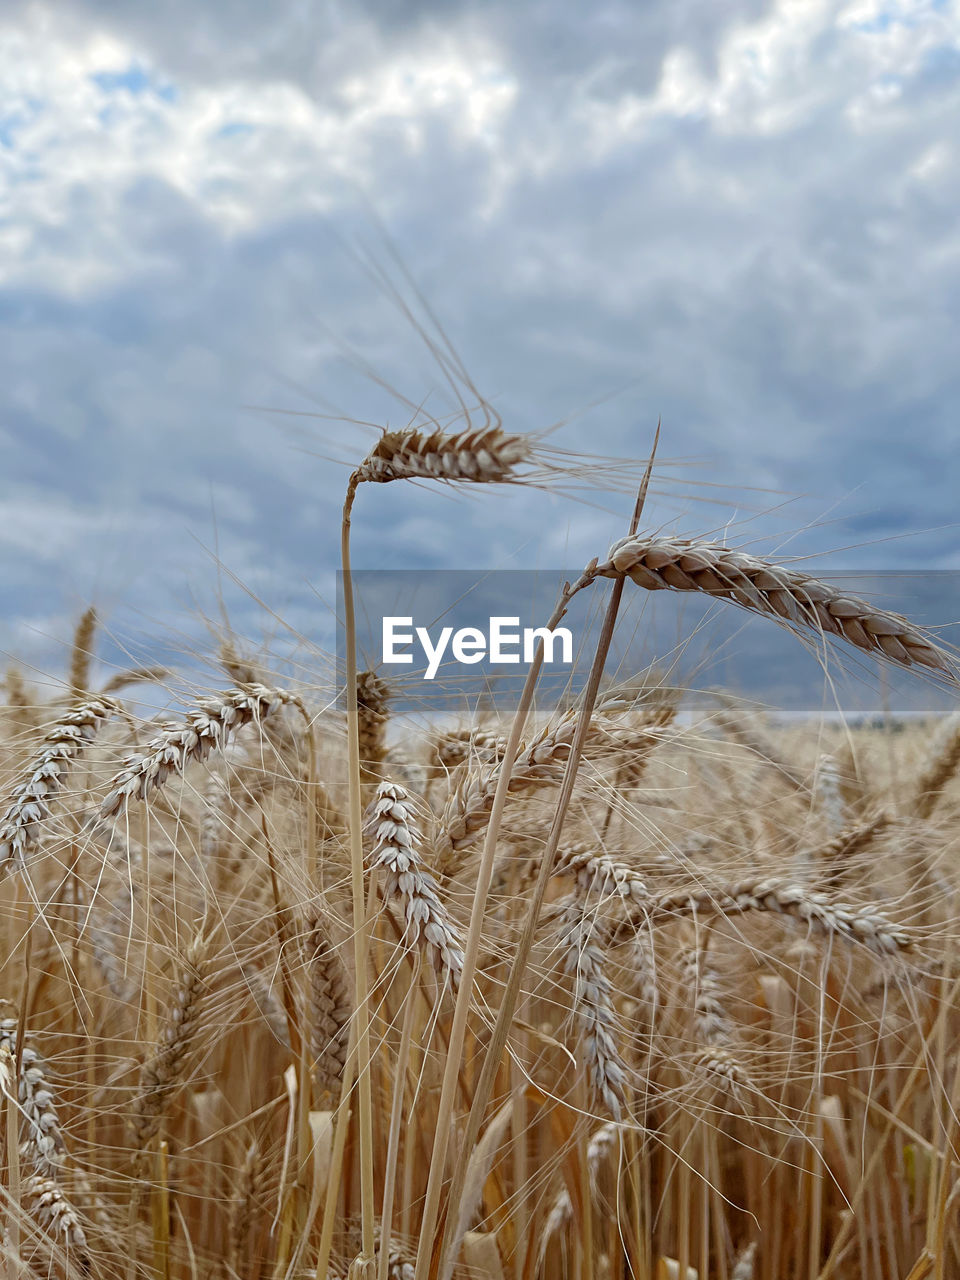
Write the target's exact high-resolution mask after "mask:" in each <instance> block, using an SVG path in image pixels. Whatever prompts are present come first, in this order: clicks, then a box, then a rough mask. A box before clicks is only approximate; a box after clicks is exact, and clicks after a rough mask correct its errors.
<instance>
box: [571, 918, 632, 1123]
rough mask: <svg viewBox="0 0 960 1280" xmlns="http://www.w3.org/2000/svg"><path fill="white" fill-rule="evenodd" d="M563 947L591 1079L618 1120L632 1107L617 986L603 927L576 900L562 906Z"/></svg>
mask: <svg viewBox="0 0 960 1280" xmlns="http://www.w3.org/2000/svg"><path fill="white" fill-rule="evenodd" d="M556 917H557V930H558V932H557V945H558V947H559V949H560V954H561V957H562V959H561V963H562V967H563V972H564V973H566V974H567V975H569V976H570V977H572V978H573V1005H572V1008H571V1013H572V1016H573V1019H574V1022H575V1023H576V1025H577V1027H578V1028H579V1030H580V1031H581V1033H582V1035H583V1048H584V1056H585V1058H586V1063H587V1079H588V1081H589V1084H590V1086H591V1088H592V1090H593V1092H594V1094H595V1095H596V1096H597V1097H598V1098H600V1099H601V1100H602V1101H603V1103H604V1105H605V1106H606V1108H607V1110H608V1111H609V1112H610V1114H611V1115H612V1116H613V1118H614V1119H615V1120H619V1119H620V1116H621V1114H622V1113H623V1108H624V1107H625V1106H626V1095H625V1092H624V1085H625V1083H626V1078H627V1071H626V1067H625V1066H624V1063H623V1059H622V1057H621V1056H620V1049H619V1046H618V1045H617V1040H616V1035H615V1032H616V1012H615V1010H614V1006H613V987H612V985H611V982H610V979H609V978H608V977H607V974H606V970H605V966H604V960H605V956H604V952H603V949H602V947H601V939H602V935H603V928H602V926H601V925H600V923H599V922H598V920H597V917H596V914H595V911H594V910H593V909H587V908H586V905H585V904H584V903H583V902H582V901H581V900H579V899H577V898H575V897H570V898H566V899H564V900H562V901H561V902H559V903H558V904H557V908H556Z"/></svg>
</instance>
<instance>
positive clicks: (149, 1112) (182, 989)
mask: <svg viewBox="0 0 960 1280" xmlns="http://www.w3.org/2000/svg"><path fill="white" fill-rule="evenodd" d="M206 945H207V944H206V940H205V939H204V938H203V937H202V936H198V937H196V938H194V940H193V942H191V944H190V946H189V947H188V948H187V951H186V953H185V955H184V957H183V960H182V962H181V965H180V974H179V978H178V981H177V984H176V989H175V993H174V998H173V1003H172V1005H171V1007H170V1010H169V1013H168V1014H167V1018H166V1021H165V1023H164V1024H163V1027H162V1029H161V1033H160V1038H159V1041H158V1043H157V1046H156V1048H155V1049H154V1051H153V1053H152V1054H151V1056H150V1057H149V1058H148V1059H147V1061H146V1062H145V1063H144V1064H143V1067H142V1068H141V1071H140V1089H139V1091H138V1093H137V1095H136V1097H135V1098H134V1100H133V1108H132V1110H133V1131H134V1136H135V1138H136V1142H137V1146H138V1148H139V1150H138V1152H137V1153H136V1154H137V1156H138V1157H139V1156H141V1155H142V1154H143V1153H144V1151H145V1149H146V1147H147V1145H148V1144H149V1142H150V1140H151V1139H152V1138H153V1137H154V1136H155V1135H156V1133H157V1131H158V1130H159V1128H160V1123H161V1121H162V1119H163V1112H164V1110H165V1108H166V1106H167V1103H168V1101H169V1099H170V1098H171V1096H172V1095H173V1094H174V1093H175V1092H176V1090H177V1089H178V1088H179V1087H180V1085H181V1083H182V1082H183V1078H184V1074H185V1071H186V1067H187V1062H188V1058H189V1055H190V1053H191V1051H192V1049H193V1044H194V1040H195V1037H196V1031H197V1026H198V1022H199V1018H200V1012H201V1008H200V1005H201V996H202V994H203V986H204V982H203V970H204V967H205V965H204V954H205V951H206Z"/></svg>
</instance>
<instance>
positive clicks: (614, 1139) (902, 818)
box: [0, 422, 960, 1280]
mask: <svg viewBox="0 0 960 1280" xmlns="http://www.w3.org/2000/svg"><path fill="white" fill-rule="evenodd" d="M538 466H541V459H540V457H539V455H538V452H537V442H536V441H531V440H528V439H527V438H525V437H517V436H509V435H506V434H505V433H504V432H503V431H502V430H501V429H500V428H499V427H498V426H495V425H494V424H493V423H492V422H486V423H484V425H483V426H482V427H479V428H476V427H473V426H471V427H470V428H469V429H468V430H465V431H463V432H460V433H456V432H453V433H451V432H448V431H443V430H441V429H440V428H439V426H437V425H436V424H432V425H430V426H429V427H428V428H427V427H425V428H423V429H420V428H419V427H417V426H414V427H411V428H409V429H408V430H406V431H403V432H393V433H385V434H384V435H383V436H382V438H381V439H380V441H379V442H378V443H377V445H376V446H375V447H374V449H373V450H372V451H371V452H370V454H369V455H368V456H367V458H365V459H358V465H357V469H356V471H355V472H354V474H353V476H352V478H351V480H350V483H349V485H348V487H347V499H346V504H345V509H344V522H343V528H342V531H341V546H342V560H343V567H344V570H345V572H346V578H345V581H346V583H347V588H348V591H347V599H348V602H349V600H350V599H351V598H352V597H351V595H350V592H349V583H350V578H349V568H350V559H349V532H350V527H351V521H352V520H353V519H361V518H362V511H361V510H360V508H359V507H358V508H357V512H359V514H358V513H357V512H355V511H354V499H355V498H356V497H357V496H358V495H359V494H361V493H363V492H365V489H364V486H369V485H377V484H383V483H401V484H402V483H403V482H405V481H407V480H414V481H417V482H420V483H433V482H439V483H443V484H446V485H448V486H450V487H451V488H452V489H453V490H454V492H456V490H457V489H458V487H460V486H463V487H467V486H473V485H478V484H483V485H491V486H494V485H497V486H499V485H503V484H523V483H525V482H527V481H528V479H530V478H531V477H533V478H534V479H536V478H537V477H538V476H539V475H540V473H539V472H538V471H537V467H538ZM648 476H649V472H648ZM644 492H645V489H642V491H641V498H640V499H639V500H638V503H637V509H636V512H635V516H634V521H633V524H632V527H631V528H630V529H629V530H628V531H624V530H623V529H615V528H612V529H611V530H610V536H611V541H613V543H614V545H613V548H612V550H611V551H610V552H609V553H608V552H606V551H604V550H603V549H602V548H598V555H597V558H596V559H595V560H593V561H592V562H591V563H590V564H589V565H588V566H586V568H585V570H584V573H583V575H582V577H581V578H580V579H579V580H577V581H576V582H574V583H572V584H567V586H566V588H565V589H564V590H563V591H561V594H560V596H559V600H560V603H559V604H558V606H557V616H558V617H562V616H563V611H564V609H565V608H566V606H567V605H568V604H569V601H570V599H571V598H572V596H573V595H574V594H576V593H579V592H582V591H590V592H594V593H596V594H597V598H598V600H601V601H602V602H603V608H604V609H605V615H604V617H605V621H604V628H603V631H602V633H601V636H600V639H599V641H598V646H597V652H596V654H595V655H590V656H591V659H592V665H590V671H589V675H588V677H587V679H586V683H585V685H584V688H583V691H582V693H580V694H579V695H578V697H577V698H576V700H574V702H573V705H572V706H558V707H557V708H555V709H554V710H553V711H552V712H551V711H548V710H545V709H544V708H543V707H542V706H540V705H539V704H537V705H536V709H535V710H534V692H535V688H536V679H537V664H536V663H535V664H534V666H533V667H532V668H531V672H530V675H529V676H528V679H527V683H526V685H525V687H524V690H523V692H522V694H521V696H520V698H519V701H518V704H517V706H516V710H515V714H512V715H507V714H502V715H499V716H494V715H492V714H490V713H484V714H483V715H481V714H479V713H478V714H477V715H476V716H475V717H473V718H465V719H464V721H463V722H462V723H461V724H458V725H450V724H443V725H441V724H437V725H434V726H426V727H422V728H421V729H420V730H418V731H417V732H412V731H410V730H408V729H405V730H404V731H403V732H391V728H392V726H391V697H390V695H391V688H390V684H389V682H388V681H387V680H386V679H385V678H384V676H383V673H382V672H377V671H374V670H367V671H359V672H358V671H357V662H356V646H355V644H354V643H352V640H353V632H352V630H351V627H352V619H351V617H350V616H349V614H348V617H347V623H346V625H347V636H348V646H347V651H346V654H345V670H344V672H343V673H342V678H341V681H340V683H339V685H338V686H337V687H328V686H326V685H324V684H323V683H322V682H321V681H320V679H319V677H318V679H317V681H316V682H311V681H310V680H309V679H308V678H304V679H303V680H302V681H300V682H298V683H297V686H296V687H293V686H292V685H291V684H290V683H289V682H287V683H284V682H282V681H280V680H279V679H278V678H277V677H276V676H274V675H273V674H272V673H271V670H270V663H269V660H268V659H266V658H261V657H258V656H255V655H253V654H252V653H250V652H249V651H248V650H246V649H245V647H244V645H243V642H242V641H241V640H238V639H237V638H236V637H229V638H228V637H225V638H224V643H223V645H222V648H221V650H220V653H219V662H220V665H221V669H222V673H223V680H222V684H221V687H220V688H219V689H218V690H207V691H199V692H198V694H197V697H196V698H195V700H194V701H192V702H190V703H185V704H184V705H182V706H179V707H178V708H175V709H174V710H173V711H170V712H168V713H165V718H163V719H153V718H149V717H147V718H143V717H138V716H136V715H135V714H134V713H133V711H132V709H131V708H132V707H133V706H134V705H136V704H135V703H134V701H133V699H132V693H133V692H135V691H136V690H137V689H138V688H139V687H140V686H141V685H142V684H143V682H157V683H160V684H162V683H163V681H164V680H165V679H166V673H164V672H162V671H159V670H142V671H131V672H118V673H117V674H116V675H115V676H114V677H113V678H112V679H111V680H110V681H109V682H108V683H107V684H105V685H103V686H102V687H96V688H91V683H93V681H92V676H91V672H92V671H93V670H94V669H95V663H94V658H95V656H96V653H97V644H98V627H97V619H96V616H95V614H94V612H93V610H89V611H88V612H87V613H86V614H85V615H84V617H83V618H82V619H81V620H80V622H79V625H78V627H77V631H76V635H75V641H74V650H73V660H72V662H71V664H70V669H69V672H68V675H67V677H66V679H65V680H64V681H63V682H62V688H61V690H60V691H58V692H56V693H54V694H53V695H51V694H50V692H49V690H48V691H46V692H44V693H42V694H41V693H40V692H39V691H38V690H37V689H36V688H33V687H32V686H31V684H30V682H29V681H28V680H27V679H26V678H25V676H24V675H23V674H22V672H21V671H20V669H19V668H17V667H11V669H10V670H9V671H8V673H7V676H6V679H5V685H4V689H5V696H4V705H3V708H2V723H0V751H2V756H0V765H2V774H3V778H2V782H3V793H4V795H5V797H6V800H5V803H4V806H3V810H2V818H0V871H2V874H3V882H2V885H0V895H2V897H0V902H2V911H0V930H2V936H3V955H4V958H5V962H4V969H3V982H2V986H0V996H2V998H3V1008H2V1010H0V1014H2V1022H0V1086H2V1095H3V1116H2V1120H0V1134H2V1141H3V1152H4V1155H3V1161H4V1172H3V1198H2V1204H0V1219H2V1230H3V1236H2V1257H3V1264H4V1268H5V1271H6V1273H7V1274H8V1275H9V1276H11V1277H14V1276H17V1277H19V1276H31V1275H52V1276H64V1277H66V1276H69V1275H74V1276H75V1275H78V1274H89V1275H91V1276H97V1277H105V1278H106V1277H110V1278H113V1277H118V1278H119V1277H130V1278H132V1277H151V1280H169V1278H171V1277H175V1278H176V1280H208V1278H211V1277H216V1278H220V1277H223V1278H224V1280H267V1278H268V1277H269V1278H270V1280H306V1278H307V1277H310V1278H312V1277H317V1280H325V1277H334V1276H337V1277H343V1276H346V1275H348V1274H349V1275H351V1276H357V1277H361V1276H362V1277H365V1278H367V1277H373V1276H376V1277H378V1280H388V1278H389V1280H448V1278H449V1277H452V1276H458V1277H460V1276H462V1277H466V1276H475V1277H478V1280H501V1278H503V1280H536V1278H537V1277H542V1278H543V1280H551V1278H553V1277H576V1280H621V1278H626V1277H632V1278H636V1280H652V1278H654V1277H656V1278H657V1280H665V1278H667V1277H681V1278H682V1280H692V1278H693V1277H699V1280H706V1278H707V1277H717V1278H718V1280H750V1278H754V1280H816V1278H818V1277H820V1278H822V1280H831V1278H832V1280H854V1278H856V1277H864V1278H866V1277H871V1278H873V1277H875V1278H877V1280H880V1278H883V1280H894V1278H899V1277H909V1280H921V1277H926V1276H932V1277H937V1278H938V1280H943V1278H944V1277H950V1276H958V1275H960V1223H958V1194H957V1193H958V1190H960V1148H958V1127H957V1102H958V1088H960V1075H958V1066H960V1056H958V1032H960V1004H958V994H960V970H958V968H957V965H956V961H955V954H954V952H955V945H954V944H955V939H956V922H957V918H958V910H957V890H958V887H960V864H958V849H957V843H956V835H955V833H956V831H957V819H958V816H960V783H958V782H957V779H956V776H955V775H956V772H957V767H958V764H960V721H958V720H957V719H955V718H952V717H950V718H946V719H944V720H943V722H942V723H937V724H934V723H933V722H932V721H923V722H916V723H913V724H910V725H908V726H907V727H906V728H904V729H903V730H902V731H900V732H894V729H895V728H897V727H898V726H894V725H888V726H879V727H877V726H870V727H856V726H849V727H848V726H846V725H844V724H842V723H840V722H836V723H834V722H828V723H821V722H817V723H815V724H814V723H813V722H811V723H809V724H801V725H796V726H792V727H784V726H783V725H782V724H780V723H778V722H777V721H775V720H772V719H765V718H764V717H763V716H761V715H759V714H757V713H756V712H755V711H748V710H746V709H744V708H743V707H742V706H739V705H738V704H737V703H736V702H735V701H734V700H733V699H718V700H717V701H716V702H715V705H714V706H713V707H712V708H711V709H708V710H706V711H704V710H703V709H702V708H701V709H700V710H699V711H698V712H697V714H694V715H691V714H690V713H689V711H688V710H685V706H686V704H685V694H686V691H685V690H684V689H682V688H679V687H675V686H673V685H671V684H670V683H669V682H668V681H666V680H665V679H659V678H654V677H652V676H651V675H650V673H647V675H646V677H645V678H642V679H641V678H636V679H626V680H620V681H618V682H616V683H611V681H610V680H609V677H608V676H607V675H606V672H605V666H604V660H605V657H606V647H608V646H609V642H610V638H611V636H612V634H613V631H614V629H615V626H616V617H617V609H618V606H619V603H620V600H621V597H622V596H623V594H624V593H625V592H628V591H630V592H637V591H650V590H667V591H695V592H700V593H705V594H707V595H711V596H714V597H716V598H717V600H718V601H720V602H723V601H726V602H727V603H728V604H729V607H731V608H734V607H740V608H742V609H747V610H749V611H751V612H752V613H754V614H755V615H762V616H765V617H767V618H768V619H769V623H770V626H774V625H782V626H787V627H789V628H790V629H792V630H794V631H796V632H798V633H799V635H800V636H803V635H813V636H815V637H816V638H817V639H818V640H823V639H824V637H826V638H827V640H828V641H829V643H830V645H831V646H833V647H834V648H836V649H837V651H838V652H839V650H840V649H842V648H843V647H844V646H847V647H848V648H849V649H850V651H851V652H853V653H855V654H857V655H858V656H859V658H860V659H861V660H863V661H870V662H877V663H884V662H887V663H893V664H896V665H900V666H909V667H913V668H919V669H921V670H922V671H924V672H927V673H929V675H930V678H932V679H935V680H938V681H940V682H941V683H942V684H943V685H945V686H946V687H954V688H955V686H956V684H957V670H958V669H957V666H956V663H955V660H954V658H953V656H952V655H951V654H950V653H949V652H947V651H945V650H944V649H943V648H941V647H940V646H939V645H938V644H937V642H936V641H935V640H934V639H933V638H932V637H931V636H930V635H928V634H927V633H925V632H924V631H923V630H922V629H920V628H919V627H916V626H914V625H913V624H912V623H910V622H909V621H907V620H906V619H903V618H900V617H898V616H897V615H895V614H891V613H889V612H885V611H883V610H880V609H878V608H876V607H875V606H873V605H871V604H869V603H867V602H865V601H861V600H856V599H852V598H850V597H849V596H847V595H845V594H844V593H843V592H841V591H840V590H839V589H838V588H835V587H833V586H831V585H830V584H829V583H825V582H821V581H819V580H817V579H816V578H814V577H811V576H810V575H809V574H806V573H801V572H799V571H797V570H796V569H794V568H792V567H791V566H789V565H782V564H775V563H770V562H768V561H765V560H762V559H760V558H757V557H755V556H752V555H748V554H746V553H745V552H737V551H732V550H730V549H728V548H726V547H723V546H718V545H717V544H715V543H712V542H710V541H696V540H690V539H687V538H682V537H680V536H679V535H677V536H662V535H658V536H656V537H654V536H648V535H646V534H644V533H643V532H642V515H643V512H642V508H643V494H644ZM415 501H416V490H415V488H414V487H413V486H411V502H415ZM625 533H626V536H624V534H625ZM616 539H619V541H616ZM561 586H562V584H559V583H558V589H559V588H561ZM798 643H799V639H798ZM638 675H639V673H638Z"/></svg>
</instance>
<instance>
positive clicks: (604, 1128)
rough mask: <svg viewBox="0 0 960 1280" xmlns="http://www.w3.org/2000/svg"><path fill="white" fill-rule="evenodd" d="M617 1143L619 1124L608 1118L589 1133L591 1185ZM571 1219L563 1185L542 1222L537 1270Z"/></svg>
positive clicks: (570, 1208) (588, 1164) (567, 1196)
mask: <svg viewBox="0 0 960 1280" xmlns="http://www.w3.org/2000/svg"><path fill="white" fill-rule="evenodd" d="M619 1145H620V1126H619V1125H618V1124H616V1123H615V1122H614V1121H610V1120H608V1121H607V1123H606V1124H604V1125H601V1127H600V1128H599V1129H597V1130H596V1132H595V1133H593V1134H592V1135H591V1137H590V1141H589V1142H588V1143H587V1170H588V1172H589V1174H590V1184H591V1186H593V1185H595V1184H596V1181H597V1173H598V1172H599V1170H600V1166H601V1165H602V1164H603V1163H604V1161H605V1160H608V1159H609V1158H610V1156H611V1155H612V1153H613V1151H614V1149H615V1148H618V1147H619ZM572 1221H573V1202H572V1200H571V1199H570V1192H569V1191H568V1190H567V1189H566V1187H564V1189H563V1190H562V1191H561V1192H560V1194H559V1195H558V1196H557V1198H556V1200H554V1202H553V1204H552V1206H551V1208H550V1212H549V1213H548V1214H547V1217H546V1221H545V1222H544V1224H543V1231H542V1233H541V1236H540V1249H539V1259H538V1264H537V1265H538V1270H540V1271H542V1269H543V1260H544V1256H545V1254H546V1252H547V1246H548V1245H549V1243H550V1241H551V1240H552V1239H553V1237H554V1236H555V1235H556V1234H557V1232H558V1231H562V1230H563V1229H564V1227H566V1226H567V1225H568V1224H569V1223H571V1222H572Z"/></svg>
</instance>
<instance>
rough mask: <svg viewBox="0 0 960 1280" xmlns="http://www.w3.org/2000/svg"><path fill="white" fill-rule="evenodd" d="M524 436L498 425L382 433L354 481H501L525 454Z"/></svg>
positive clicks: (527, 453)
mask: <svg viewBox="0 0 960 1280" xmlns="http://www.w3.org/2000/svg"><path fill="white" fill-rule="evenodd" d="M530 454H531V448H530V444H529V442H528V441H527V440H526V438H525V437H524V436H517V435H508V434H507V433H506V432H504V431H502V430H501V429H500V428H499V427H487V428H484V429H482V430H476V431H462V432H460V433H459V434H457V435H451V434H448V433H446V432H442V431H434V432H424V431H418V430H415V429H412V428H411V429H409V430H406V431H385V432H384V433H383V435H382V436H381V437H380V439H379V440H378V441H377V443H376V445H375V446H374V447H373V449H371V450H370V453H369V454H368V455H367V457H366V458H365V459H364V461H363V462H362V463H361V465H360V467H359V469H358V471H357V473H356V474H357V479H358V480H360V481H361V482H363V481H367V482H372V483H374V484H385V483H387V482H388V481H390V480H450V481H457V480H465V481H469V482H471V483H480V484H490V483H504V482H508V481H511V480H513V479H515V476H514V470H515V468H516V467H517V466H518V465H519V464H520V463H523V462H526V461H527V460H528V459H529V458H530Z"/></svg>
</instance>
